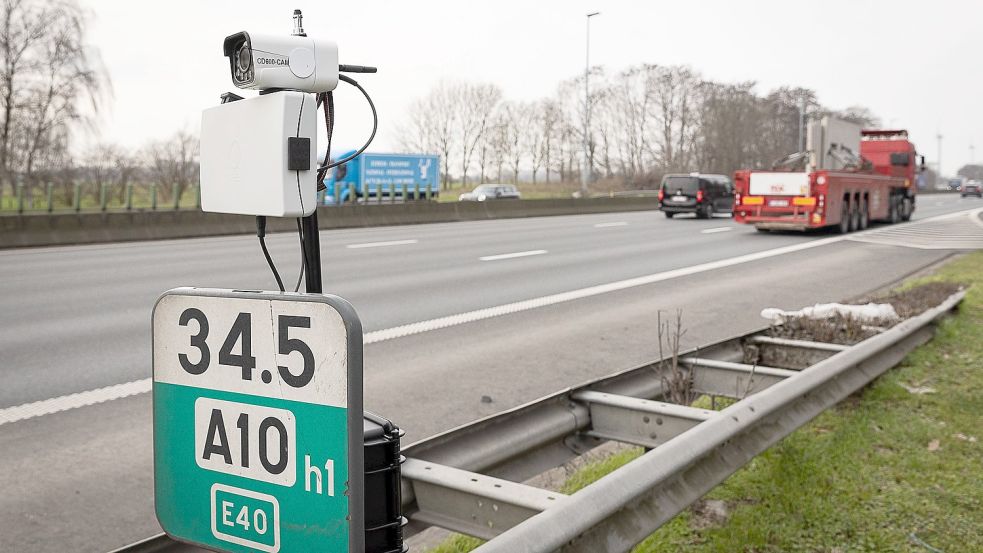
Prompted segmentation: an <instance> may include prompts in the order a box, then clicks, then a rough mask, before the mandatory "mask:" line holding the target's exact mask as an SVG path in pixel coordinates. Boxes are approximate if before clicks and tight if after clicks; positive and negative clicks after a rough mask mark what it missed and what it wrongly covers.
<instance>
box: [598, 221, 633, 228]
mask: <svg viewBox="0 0 983 553" xmlns="http://www.w3.org/2000/svg"><path fill="white" fill-rule="evenodd" d="M627 226H628V222H627V221H615V222H613V223H597V224H596V225H594V228H610V227H627Z"/></svg>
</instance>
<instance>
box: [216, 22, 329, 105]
mask: <svg viewBox="0 0 983 553" xmlns="http://www.w3.org/2000/svg"><path fill="white" fill-rule="evenodd" d="M223 51H224V53H225V56H226V57H228V58H229V66H230V68H231V70H232V82H233V84H235V85H236V86H237V87H239V88H249V89H254V90H269V89H280V90H297V91H300V92H312V93H319V92H327V91H329V90H334V89H335V87H336V86H338V45H337V44H335V43H334V42H332V41H329V40H317V41H315V40H314V39H312V38H309V37H306V36H296V35H291V36H273V35H255V34H249V33H246V32H241V33H236V34H234V35H231V36H228V37H226V38H225V42H224V44H223Z"/></svg>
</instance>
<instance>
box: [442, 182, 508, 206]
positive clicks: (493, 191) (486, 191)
mask: <svg viewBox="0 0 983 553" xmlns="http://www.w3.org/2000/svg"><path fill="white" fill-rule="evenodd" d="M521 197H522V194H520V193H519V189H518V188H516V187H515V186H513V185H511V184H482V185H481V186H478V187H477V188H475V189H474V190H472V191H471V192H465V193H464V194H461V195H460V196H458V197H457V199H458V200H460V201H462V202H484V201H486V200H518V199H520V198H521Z"/></svg>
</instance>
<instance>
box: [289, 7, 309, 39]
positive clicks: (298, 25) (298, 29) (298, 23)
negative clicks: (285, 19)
mask: <svg viewBox="0 0 983 553" xmlns="http://www.w3.org/2000/svg"><path fill="white" fill-rule="evenodd" d="M291 34H292V35H293V36H307V33H305V32H304V14H302V13H300V10H294V32H293V33H291Z"/></svg>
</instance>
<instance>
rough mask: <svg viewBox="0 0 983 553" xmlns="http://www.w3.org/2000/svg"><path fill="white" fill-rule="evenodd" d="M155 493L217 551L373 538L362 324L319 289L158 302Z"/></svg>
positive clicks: (357, 545) (340, 547)
mask: <svg viewBox="0 0 983 553" xmlns="http://www.w3.org/2000/svg"><path fill="white" fill-rule="evenodd" d="M153 373H154V375H153V381H154V383H153V404H154V406H153V409H154V492H155V507H156V511H157V520H158V521H159V522H160V525H161V527H162V528H163V529H164V531H166V532H167V533H168V534H169V535H170V536H171V537H173V538H175V539H177V540H180V541H184V542H188V543H193V544H196V545H199V546H203V547H207V548H209V549H213V550H217V551H229V552H248V551H263V552H266V553H279V552H285V553H292V552H300V551H303V552H308V551H339V552H343V551H351V552H354V551H361V550H362V548H363V542H364V524H363V520H364V518H363V490H362V485H363V478H364V475H363V474H362V472H363V460H362V453H363V446H362V441H363V437H362V424H363V423H362V328H361V323H360V322H359V320H358V317H357V316H356V315H355V311H354V309H352V307H351V305H349V304H348V303H347V302H346V301H344V300H343V299H341V298H338V297H334V296H325V295H319V294H290V293H286V294H285V293H280V292H245V291H236V290H216V289H203V288H178V289H175V290H171V291H169V292H167V293H165V294H164V295H163V296H161V298H160V299H159V300H158V301H157V304H156V306H155V307H154V313H153Z"/></svg>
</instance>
